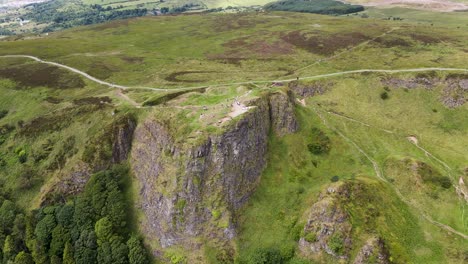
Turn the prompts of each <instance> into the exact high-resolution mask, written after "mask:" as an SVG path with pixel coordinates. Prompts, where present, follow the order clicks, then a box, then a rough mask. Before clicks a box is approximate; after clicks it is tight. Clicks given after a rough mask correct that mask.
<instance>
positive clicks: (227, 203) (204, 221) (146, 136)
mask: <svg viewBox="0 0 468 264" xmlns="http://www.w3.org/2000/svg"><path fill="white" fill-rule="evenodd" d="M252 106H254V107H252V108H251V109H250V110H249V111H248V112H247V113H245V114H243V115H242V116H241V117H240V118H237V119H236V120H234V121H232V122H233V124H230V125H229V126H227V127H226V129H225V130H224V131H223V132H222V133H219V134H216V135H209V136H207V138H205V139H203V140H202V143H201V144H198V145H195V146H194V145H191V146H187V144H183V143H176V142H175V140H174V139H173V138H172V136H171V135H170V134H169V132H168V129H167V128H165V127H164V126H163V125H162V124H161V123H160V122H158V120H157V118H153V117H150V118H148V119H147V120H145V121H144V122H142V123H141V124H139V125H138V126H137V128H136V130H135V135H134V141H133V147H132V151H131V157H130V158H131V164H132V171H133V174H134V175H135V177H136V179H137V181H138V182H139V186H140V200H141V208H142V210H143V212H144V214H145V216H146V224H145V225H144V233H145V234H146V235H147V236H148V238H149V239H150V240H154V239H159V243H160V246H161V247H162V248H165V247H169V246H172V245H182V246H184V247H190V248H196V245H194V242H193V241H195V240H193V239H194V238H196V237H203V238H206V239H208V240H210V241H216V243H217V244H226V243H228V241H230V240H231V239H232V238H233V237H234V236H235V235H236V230H235V226H236V214H237V213H238V211H239V209H240V208H241V207H242V206H243V205H244V204H245V203H246V201H247V200H248V198H249V196H250V195H251V194H252V192H253V191H254V190H255V187H256V186H257V184H258V182H259V180H260V175H261V173H262V171H263V169H264V168H265V166H266V154H267V147H268V137H269V134H270V132H273V133H275V134H276V135H278V136H282V135H285V134H288V133H293V132H295V131H296V130H297V129H298V123H297V120H296V117H295V115H294V100H293V97H292V95H291V94H290V93H279V92H278V93H274V94H268V95H265V96H262V97H261V98H259V99H257V100H255V101H254V102H252ZM195 244H196V243H195Z"/></svg>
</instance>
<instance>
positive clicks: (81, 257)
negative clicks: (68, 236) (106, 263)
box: [74, 230, 97, 264]
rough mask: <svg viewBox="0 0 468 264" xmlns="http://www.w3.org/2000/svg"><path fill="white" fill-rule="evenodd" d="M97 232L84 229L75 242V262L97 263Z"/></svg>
mask: <svg viewBox="0 0 468 264" xmlns="http://www.w3.org/2000/svg"><path fill="white" fill-rule="evenodd" d="M96 249H97V244H96V234H95V233H94V231H89V230H83V231H82V232H81V234H80V238H79V239H78V240H77V241H76V243H75V253H74V256H75V263H76V264H88V263H96V257H97V251H96Z"/></svg>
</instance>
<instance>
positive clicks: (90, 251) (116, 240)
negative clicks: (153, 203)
mask: <svg viewBox="0 0 468 264" xmlns="http://www.w3.org/2000/svg"><path fill="white" fill-rule="evenodd" d="M126 177H127V170H126V168H125V167H115V168H113V169H111V170H108V171H102V172H99V173H96V174H94V175H93V176H92V177H91V179H90V181H89V182H88V183H87V185H86V187H85V190H84V191H83V193H82V194H80V195H79V196H77V197H75V198H74V199H72V200H70V201H67V202H54V203H52V204H50V205H47V206H44V207H42V208H40V209H38V210H34V211H32V212H24V211H22V210H21V209H20V208H18V207H17V206H16V205H15V202H14V201H12V195H11V191H9V190H7V189H5V187H4V186H3V185H2V186H1V195H0V199H1V200H0V202H1V207H0V249H1V252H0V253H1V255H0V261H1V263H17V264H20V263H21V264H28V263H63V264H72V263H76V264H80V263H82V264H86V263H109V264H111V263H112V264H118V263H132V264H137V263H138V264H142V263H143V264H144V263H149V259H148V255H147V253H146V250H145V248H144V247H143V244H142V241H141V239H140V238H139V237H138V236H137V235H135V234H132V233H131V231H130V228H129V224H128V223H129V218H130V217H129V214H128V208H130V207H131V206H130V205H129V204H128V201H127V200H126V199H125V195H124V188H125V180H126ZM56 200H60V199H56Z"/></svg>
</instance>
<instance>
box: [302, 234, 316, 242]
mask: <svg viewBox="0 0 468 264" xmlns="http://www.w3.org/2000/svg"><path fill="white" fill-rule="evenodd" d="M304 239H305V241H307V242H309V243H314V242H316V241H317V234H315V232H309V233H307V234H306V235H305V236H304Z"/></svg>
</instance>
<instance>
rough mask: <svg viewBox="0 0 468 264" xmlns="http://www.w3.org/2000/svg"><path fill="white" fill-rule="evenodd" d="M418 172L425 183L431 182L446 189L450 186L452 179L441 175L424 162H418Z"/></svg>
mask: <svg viewBox="0 0 468 264" xmlns="http://www.w3.org/2000/svg"><path fill="white" fill-rule="evenodd" d="M418 174H419V175H421V178H422V180H423V182H425V183H432V184H434V185H437V186H440V187H442V188H444V189H448V188H450V187H451V186H452V181H451V180H450V178H449V177H447V176H443V175H441V174H440V173H439V172H438V171H436V170H435V169H434V168H432V167H431V166H429V165H428V164H426V163H420V164H419V166H418Z"/></svg>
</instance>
